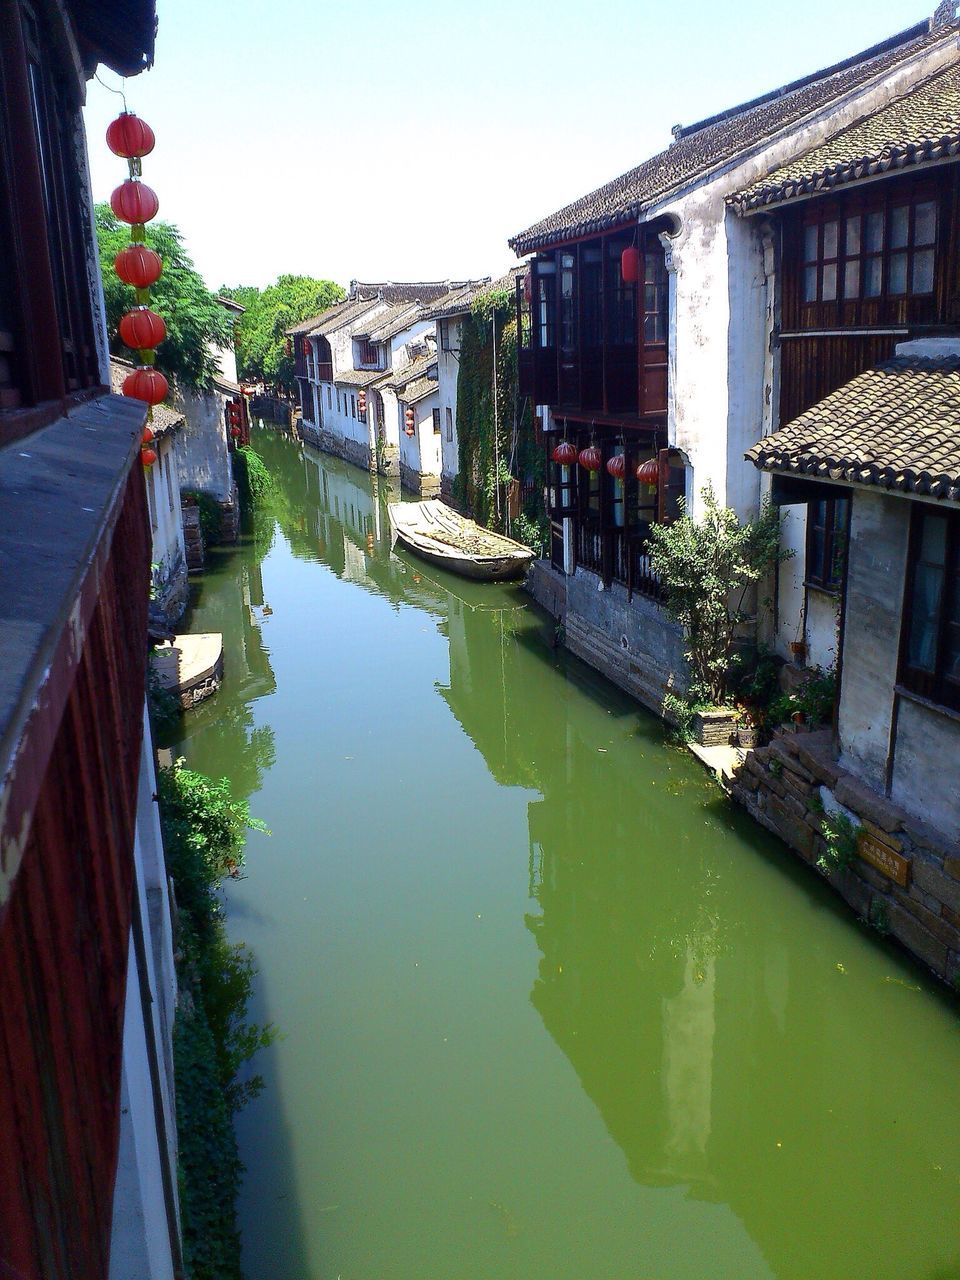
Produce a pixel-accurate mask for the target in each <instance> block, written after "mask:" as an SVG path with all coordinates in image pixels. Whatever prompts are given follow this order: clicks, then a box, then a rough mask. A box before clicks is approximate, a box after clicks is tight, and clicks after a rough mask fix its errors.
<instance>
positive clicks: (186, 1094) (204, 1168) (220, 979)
mask: <svg viewBox="0 0 960 1280" xmlns="http://www.w3.org/2000/svg"><path fill="white" fill-rule="evenodd" d="M158 782H159V800H160V823H161V827H162V830H163V842H164V848H165V850H166V855H167V865H168V868H169V871H170V874H171V875H172V877H173V882H174V886H175V893H176V901H177V937H176V961H177V978H178V986H179V998H178V1007H177V1019H176V1025H175V1027H174V1040H173V1049H174V1064H175V1074H176V1088H177V1133H178V1139H179V1147H180V1165H179V1178H180V1205H181V1214H182V1224H183V1243H184V1254H185V1258H186V1262H187V1266H188V1275H189V1277H190V1280H241V1271H240V1238H239V1234H238V1230H237V1221H236V1197H237V1191H238V1188H239V1182H240V1175H241V1172H242V1166H241V1163H240V1159H239V1156H238V1154H237V1142H236V1137H235V1135H234V1130H233V1115H234V1113H235V1112H236V1111H238V1110H239V1109H240V1108H241V1107H242V1106H243V1105H244V1103H246V1102H247V1101H248V1100H249V1099H250V1098H253V1097H255V1096H256V1095H257V1093H259V1091H260V1089H261V1088H262V1081H261V1079H260V1077H259V1076H257V1075H254V1076H252V1077H247V1078H245V1079H241V1078H240V1070H241V1068H242V1067H243V1065H244V1064H245V1063H246V1062H248V1061H249V1059H250V1058H251V1057H252V1056H253V1055H254V1054H255V1053H256V1052H257V1050H258V1049H261V1048H264V1047H266V1046H267V1045H269V1044H271V1043H272V1041H273V1040H274V1038H275V1034H276V1032H275V1029H274V1028H273V1027H272V1026H258V1025H257V1024H256V1023H252V1022H249V1021H248V1020H247V1005H248V1002H249V999H250V991H251V987H252V983H253V978H254V975H255V973H256V968H255V965H254V961H253V957H252V955H251V954H250V952H249V950H248V949H247V948H246V947H245V946H244V945H243V944H242V943H241V944H233V943H231V942H229V941H228V939H227V935H226V929H225V926H224V919H223V903H222V895H221V887H222V885H223V882H224V880H225V879H226V878H227V877H233V878H236V877H238V876H239V875H240V873H241V870H242V867H243V847H244V842H245V839H246V833H247V831H248V830H255V831H265V830H266V828H265V827H264V825H263V823H262V822H259V821H257V820H256V819H254V818H251V816H250V810H249V807H248V805H247V803H246V801H245V800H237V799H235V798H234V797H233V796H232V794H231V791H230V784H229V783H228V781H227V779H226V778H223V779H221V780H220V781H218V782H215V781H213V780H212V779H210V778H208V777H206V776H205V775H204V774H201V773H197V772H195V771H193V770H192V769H187V768H186V767H185V765H184V762H183V760H178V761H177V762H176V763H175V764H174V765H173V767H172V768H168V769H161V770H160V773H159V777H158Z"/></svg>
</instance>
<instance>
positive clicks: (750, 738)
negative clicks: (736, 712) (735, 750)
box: [737, 724, 760, 750]
mask: <svg viewBox="0 0 960 1280" xmlns="http://www.w3.org/2000/svg"><path fill="white" fill-rule="evenodd" d="M759 741H760V730H759V729H758V728H757V726H756V725H755V724H741V725H740V726H739V727H738V729H737V742H738V743H739V745H740V746H741V747H746V748H747V749H748V750H752V748H753V747H755V746H756V745H757V743H758V742H759Z"/></svg>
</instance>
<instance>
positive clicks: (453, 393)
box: [437, 316, 463, 492]
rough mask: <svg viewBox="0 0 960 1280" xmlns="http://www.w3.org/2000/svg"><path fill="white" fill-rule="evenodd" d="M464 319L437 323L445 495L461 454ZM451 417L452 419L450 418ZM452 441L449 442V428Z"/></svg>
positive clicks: (457, 317) (457, 318)
mask: <svg viewBox="0 0 960 1280" xmlns="http://www.w3.org/2000/svg"><path fill="white" fill-rule="evenodd" d="M441 323H446V324H447V325H448V326H449V329H450V338H449V342H450V348H451V349H450V350H449V351H444V350H443V347H442V345H441V343H440V326H441ZM462 325H463V317H462V316H447V317H445V321H443V322H441V321H438V322H437V395H438V403H439V406H440V429H441V438H440V475H441V477H442V479H443V485H444V491H445V492H449V491H450V488H451V487H452V485H453V481H454V477H455V476H456V474H457V472H458V471H459V470H460V452H459V445H458V443H457V379H458V377H459V376H460V338H461V326H462ZM448 415H449V416H448ZM448 421H449V424H450V428H451V430H450V436H451V438H450V439H447V424H448Z"/></svg>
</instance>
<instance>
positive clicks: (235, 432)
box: [230, 427, 243, 440]
mask: <svg viewBox="0 0 960 1280" xmlns="http://www.w3.org/2000/svg"><path fill="white" fill-rule="evenodd" d="M230 434H231V435H232V436H233V438H234V440H239V439H240V437H241V435H243V432H242V431H241V430H240V428H239V427H231V428H230Z"/></svg>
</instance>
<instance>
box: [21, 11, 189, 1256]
mask: <svg viewBox="0 0 960 1280" xmlns="http://www.w3.org/2000/svg"><path fill="white" fill-rule="evenodd" d="M155 23H156V18H155V11H154V5H153V3H152V0H128V2H126V3H124V4H119V3H110V2H109V0H105V2H103V3H98V4H92V3H87V2H86V0H67V2H66V3H64V4H60V5H33V4H31V3H29V2H28V0H0V30H2V32H3V37H2V40H0V228H2V237H3V252H2V254H0V353H2V354H0V650H2V653H3V662H2V664H0V1064H2V1068H3V1075H4V1088H3V1090H2V1091H0V1134H2V1135H3V1138H2V1141H0V1272H2V1273H3V1274H4V1275H10V1276H18V1277H21V1276H22V1277H27V1276H29V1277H40V1276H44V1277H47V1276H60V1277H70V1278H71V1280H103V1278H104V1277H106V1276H110V1277H111V1280H135V1278H136V1280H141V1278H142V1277H150V1278H151V1280H154V1278H156V1280H161V1278H162V1280H168V1278H169V1280H172V1278H173V1277H174V1276H175V1275H179V1274H181V1256H180V1241H179V1226H178V1208H177V1184H176V1129H175V1123H174V1104H173V1069H172V1057H171V1031H172V1022H173V1006H174V997H175V980H174V973H173V956H172V946H171V921H170V909H169V903H168V900H167V875H166V870H165V867H164V861H163V850H162V846H161V842H160V832H159V824H158V818H157V810H156V804H155V802H154V793H155V790H156V783H155V778H154V768H153V751H152V745H151V741H150V733H149V728H148V725H147V722H146V718H145V715H144V692H145V671H146V658H147V643H146V628H147V609H148V592H149V585H150V562H151V560H150V558H151V550H150V547H151V539H150V522H149V516H148V506H147V490H146V487H145V485H144V477H143V466H142V464H141V460H140V439H141V433H142V431H143V427H144V424H145V420H146V412H147V409H146V405H144V404H142V403H140V402H138V401H134V400H129V399H123V398H122V397H119V396H115V395H111V394H110V367H109V358H108V354H107V340H106V330H105V324H104V311H103V301H102V295H101V291H100V284H99V263H98V255H97V252H96V245H95V240H94V235H93V216H92V215H93V202H92V198H91V193H90V187H89V180H88V177H87V156H86V142H85V138H84V133H83V127H82V121H81V106H82V103H83V98H84V92H85V81H86V79H87V78H89V77H90V76H91V75H92V74H93V72H94V70H95V69H96V67H97V65H98V64H100V63H103V64H105V65H106V66H108V67H109V68H110V69H111V70H113V71H114V72H116V73H117V74H120V75H124V76H134V75H136V74H137V73H138V72H139V71H140V70H142V69H143V68H144V67H146V66H148V65H149V64H150V62H151V61H152V58H153V43H154V30H155Z"/></svg>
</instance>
